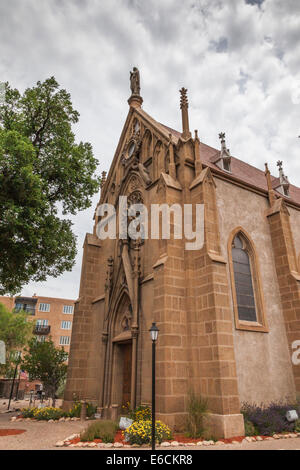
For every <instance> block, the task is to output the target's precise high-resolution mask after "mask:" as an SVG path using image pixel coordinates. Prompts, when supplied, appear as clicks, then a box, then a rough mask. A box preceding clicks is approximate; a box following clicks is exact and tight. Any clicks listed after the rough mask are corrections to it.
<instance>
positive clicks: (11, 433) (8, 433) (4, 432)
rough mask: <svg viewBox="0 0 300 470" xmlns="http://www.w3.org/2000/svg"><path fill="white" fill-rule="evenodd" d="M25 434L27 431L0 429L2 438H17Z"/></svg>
mask: <svg viewBox="0 0 300 470" xmlns="http://www.w3.org/2000/svg"><path fill="white" fill-rule="evenodd" d="M23 432H26V429H0V436H15V435H16V434H23Z"/></svg>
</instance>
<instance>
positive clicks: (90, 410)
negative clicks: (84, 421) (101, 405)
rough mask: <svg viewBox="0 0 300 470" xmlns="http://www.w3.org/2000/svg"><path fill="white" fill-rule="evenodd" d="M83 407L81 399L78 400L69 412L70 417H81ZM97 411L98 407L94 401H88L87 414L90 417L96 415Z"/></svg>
mask: <svg viewBox="0 0 300 470" xmlns="http://www.w3.org/2000/svg"><path fill="white" fill-rule="evenodd" d="M81 408H82V403H81V402H80V401H76V402H75V403H74V405H73V406H72V408H71V409H70V410H69V412H68V416H70V418H80V413H81ZM96 411H97V407H96V406H94V405H93V404H92V403H87V404H86V415H87V417H88V418H91V417H92V416H94V414H95V413H96Z"/></svg>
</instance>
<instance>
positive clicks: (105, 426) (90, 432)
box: [80, 420, 118, 442]
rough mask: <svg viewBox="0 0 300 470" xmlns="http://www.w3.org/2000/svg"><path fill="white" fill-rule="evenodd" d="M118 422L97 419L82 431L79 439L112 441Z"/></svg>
mask: <svg viewBox="0 0 300 470" xmlns="http://www.w3.org/2000/svg"><path fill="white" fill-rule="evenodd" d="M117 430H118V424H117V423H115V422H114V421H109V420H99V421H94V422H93V423H91V424H90V425H89V426H88V427H87V429H85V430H84V431H82V433H81V434H80V439H81V440H82V441H84V442H86V441H93V440H94V439H102V441H103V442H114V439H115V434H116V432H117Z"/></svg>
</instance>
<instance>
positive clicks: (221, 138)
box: [219, 132, 225, 142]
mask: <svg viewBox="0 0 300 470" xmlns="http://www.w3.org/2000/svg"><path fill="white" fill-rule="evenodd" d="M219 139H220V140H221V142H223V141H225V132H220V134H219Z"/></svg>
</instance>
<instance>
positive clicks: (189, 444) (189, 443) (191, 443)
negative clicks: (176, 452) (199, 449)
mask: <svg viewBox="0 0 300 470" xmlns="http://www.w3.org/2000/svg"><path fill="white" fill-rule="evenodd" d="M195 445H196V444H195V442H186V444H185V446H186V447H190V446H195Z"/></svg>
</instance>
